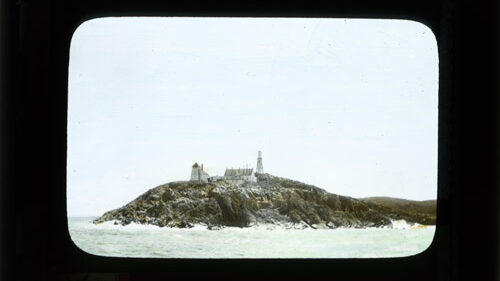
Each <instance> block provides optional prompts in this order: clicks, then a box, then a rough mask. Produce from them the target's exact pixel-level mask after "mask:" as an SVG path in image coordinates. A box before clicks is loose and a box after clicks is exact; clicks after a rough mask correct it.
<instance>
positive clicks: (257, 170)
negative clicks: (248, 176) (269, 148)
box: [255, 151, 264, 174]
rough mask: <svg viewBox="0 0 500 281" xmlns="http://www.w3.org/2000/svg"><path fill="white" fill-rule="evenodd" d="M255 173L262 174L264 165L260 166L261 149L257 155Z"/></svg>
mask: <svg viewBox="0 0 500 281" xmlns="http://www.w3.org/2000/svg"><path fill="white" fill-rule="evenodd" d="M255 173H256V174H263V173H264V167H263V166H262V151H259V153H258V155H257V169H256V171H255Z"/></svg>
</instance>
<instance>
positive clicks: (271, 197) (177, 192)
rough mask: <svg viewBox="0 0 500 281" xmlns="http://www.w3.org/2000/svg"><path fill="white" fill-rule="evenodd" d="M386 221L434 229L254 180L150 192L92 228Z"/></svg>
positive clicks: (308, 188)
mask: <svg viewBox="0 0 500 281" xmlns="http://www.w3.org/2000/svg"><path fill="white" fill-rule="evenodd" d="M391 219H406V220H407V221H408V222H410V223H412V222H416V223H420V224H434V221H435V216H434V217H433V218H432V217H431V216H428V215H427V214H421V213H418V212H416V213H408V212H405V211H403V210H399V209H394V208H390V207H387V206H384V205H383V204H381V203H377V202H372V201H363V200H358V199H354V198H350V197H345V196H339V195H336V194H331V193H328V192H326V191H325V190H323V189H321V188H318V187H315V186H312V185H307V184H304V183H301V182H297V181H293V180H289V179H284V178H280V177H275V176H271V175H269V174H265V175H260V176H259V177H258V181H257V182H255V183H251V182H247V183H244V184H242V185H233V184H230V183H228V182H226V181H217V182H212V183H196V182H187V181H184V182H171V183H167V184H164V185H161V186H158V187H155V188H153V189H151V190H149V191H147V192H146V193H144V194H142V195H141V196H139V197H138V198H137V199H135V200H133V201H132V202H130V203H128V204H127V205H125V206H123V207H121V208H119V209H116V210H112V211H109V212H106V213H105V214H104V215H102V216H101V217H100V218H98V219H96V220H94V223H101V222H104V221H109V220H116V221H117V222H118V223H120V224H122V225H126V224H129V223H131V222H135V223H141V224H153V225H158V226H162V227H163V226H168V227H180V228H184V227H191V226H192V225H193V224H203V225H206V226H207V227H208V228H209V229H217V228H220V227H224V226H237V227H249V226H253V225H255V224H277V225H284V226H286V227H293V228H306V227H312V228H337V227H356V228H363V227H381V226H389V225H391Z"/></svg>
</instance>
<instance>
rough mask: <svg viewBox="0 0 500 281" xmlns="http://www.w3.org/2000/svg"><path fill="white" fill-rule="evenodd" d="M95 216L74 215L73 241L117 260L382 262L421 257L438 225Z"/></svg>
mask: <svg viewBox="0 0 500 281" xmlns="http://www.w3.org/2000/svg"><path fill="white" fill-rule="evenodd" d="M94 218H95V217H69V218H68V228H69V232H70V235H71V239H72V240H73V242H74V243H75V244H76V245H77V246H78V247H79V248H80V249H82V250H83V251H85V252H88V253H90V254H94V255H100V256H112V257H150V258H379V257H405V256H411V255H415V254H418V253H421V252H423V251H425V249H427V248H428V247H429V246H430V244H431V243H432V240H433V238H434V232H435V226H418V227H409V226H407V225H405V223H404V222H402V223H401V222H398V223H397V224H395V227H394V228H365V229H354V228H338V229H301V230H299V229H284V228H281V227H273V226H258V227H249V228H237V227H226V228H223V229H221V230H207V229H206V228H204V227H202V226H196V227H194V228H191V229H178V228H166V227H164V228H160V227H157V226H153V225H137V224H131V225H127V226H121V225H114V224H113V223H112V222H105V223H102V224H98V225H94V224H93V223H92V220H93V219H94Z"/></svg>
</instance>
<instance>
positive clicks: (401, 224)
mask: <svg viewBox="0 0 500 281" xmlns="http://www.w3.org/2000/svg"><path fill="white" fill-rule="evenodd" d="M93 218H95V217H68V226H69V224H70V223H69V222H70V220H71V219H81V220H83V219H88V224H89V225H92V226H93V227H96V228H113V229H157V230H159V229H167V230H185V231H189V230H208V231H221V230H225V229H227V230H264V231H272V230H301V231H304V230H305V231H314V230H366V229H404V230H414V229H425V228H432V227H436V225H422V224H418V223H412V224H409V223H407V222H406V221H405V220H392V221H391V222H392V225H390V226H383V227H363V228H360V227H335V228H330V227H328V226H325V225H313V227H311V226H309V225H307V224H305V223H302V224H293V223H284V224H269V223H268V224H266V223H256V224H253V225H251V226H248V227H236V226H212V228H209V226H208V225H206V224H192V227H186V228H178V227H168V226H167V227H160V226H157V225H153V224H139V223H134V222H132V223H130V224H128V225H121V224H120V223H119V222H118V221H117V220H110V221H105V222H102V223H99V224H95V223H93Z"/></svg>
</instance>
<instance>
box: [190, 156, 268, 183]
mask: <svg viewBox="0 0 500 281" xmlns="http://www.w3.org/2000/svg"><path fill="white" fill-rule="evenodd" d="M255 174H264V167H263V166H262V152H261V151H259V152H258V155H257V171H256V173H254V172H253V168H238V169H226V172H224V176H222V177H221V176H212V177H211V176H210V175H209V174H208V173H207V172H205V171H204V170H203V164H202V165H201V166H199V165H198V163H194V165H193V167H192V169H191V179H190V180H191V181H196V182H203V183H207V182H213V181H218V180H225V181H228V182H231V183H234V184H241V183H244V182H256V181H257V178H256V177H255Z"/></svg>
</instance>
